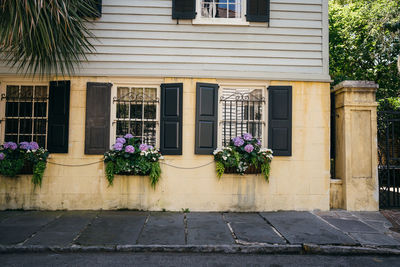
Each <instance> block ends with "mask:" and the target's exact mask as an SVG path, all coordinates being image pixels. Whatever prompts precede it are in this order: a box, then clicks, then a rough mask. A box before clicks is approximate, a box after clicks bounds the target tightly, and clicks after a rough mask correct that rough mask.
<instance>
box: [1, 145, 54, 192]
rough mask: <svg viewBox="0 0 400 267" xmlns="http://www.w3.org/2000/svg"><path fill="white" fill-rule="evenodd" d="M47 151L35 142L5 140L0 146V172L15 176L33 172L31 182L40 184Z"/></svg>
mask: <svg viewBox="0 0 400 267" xmlns="http://www.w3.org/2000/svg"><path fill="white" fill-rule="evenodd" d="M48 157H49V152H48V151H47V150H46V149H44V148H41V147H39V145H38V144H37V143H36V142H21V143H19V144H16V143H14V142H6V143H4V144H3V145H1V146H0V174H1V175H4V176H9V177H15V176H17V175H18V174H33V176H32V183H33V184H34V185H35V186H37V185H39V186H40V185H42V179H43V174H44V171H45V169H46V163H47V158H48Z"/></svg>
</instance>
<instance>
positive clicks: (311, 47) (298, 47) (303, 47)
mask: <svg viewBox="0 0 400 267" xmlns="http://www.w3.org/2000/svg"><path fill="white" fill-rule="evenodd" d="M93 43H94V44H95V45H112V46H131V45H137V46H147V47H176V48H181V47H187V48H219V49H222V48H224V49H237V48H238V44H237V42H215V41H212V42H210V41H176V40H154V39H152V40H151V39H150V40H135V39H115V38H111V39H106V38H99V39H98V40H96V41H94V42H93ZM240 47H241V48H243V49H255V50H281V51H286V50H291V51H321V50H322V47H321V44H299V43H267V42H264V43H249V42H243V43H241V44H240ZM155 52H156V51H155ZM283 53H285V52H283Z"/></svg>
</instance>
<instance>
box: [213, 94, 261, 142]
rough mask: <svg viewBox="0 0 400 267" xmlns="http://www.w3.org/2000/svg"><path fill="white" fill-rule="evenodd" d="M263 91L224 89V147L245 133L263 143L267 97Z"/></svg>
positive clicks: (222, 107)
mask: <svg viewBox="0 0 400 267" xmlns="http://www.w3.org/2000/svg"><path fill="white" fill-rule="evenodd" d="M263 91H264V90H262V89H249V88H237V89H235V88H223V89H222V93H221V95H220V108H221V109H222V110H221V113H220V114H221V115H220V126H221V128H220V131H221V135H220V136H222V138H221V139H222V142H221V143H222V146H227V145H228V144H229V142H230V140H231V139H232V138H233V137H235V136H238V135H242V134H244V133H251V134H252V135H253V136H254V137H256V138H258V139H260V140H261V142H263V140H264V138H263V135H264V125H265V122H264V117H265V115H264V113H265V111H264V108H265V97H264V96H263Z"/></svg>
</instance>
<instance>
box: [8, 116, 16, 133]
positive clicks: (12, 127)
mask: <svg viewBox="0 0 400 267" xmlns="http://www.w3.org/2000/svg"><path fill="white" fill-rule="evenodd" d="M6 133H15V134H17V133H18V120H17V119H6Z"/></svg>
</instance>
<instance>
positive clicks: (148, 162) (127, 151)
mask: <svg viewBox="0 0 400 267" xmlns="http://www.w3.org/2000/svg"><path fill="white" fill-rule="evenodd" d="M160 159H163V156H162V155H161V153H160V152H158V150H157V149H155V148H154V147H153V146H151V145H147V144H144V143H141V142H140V140H139V139H137V138H134V137H133V135H131V134H126V135H125V136H124V137H118V138H117V140H116V142H115V144H114V145H113V148H112V150H110V151H107V152H106V153H104V162H105V163H106V177H107V180H108V183H109V185H112V184H113V181H114V175H115V174H121V175H148V176H149V177H150V183H151V186H152V187H153V188H154V187H155V186H156V184H157V182H158V180H159V178H160V175H161V168H160V163H159V160H160Z"/></svg>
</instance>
